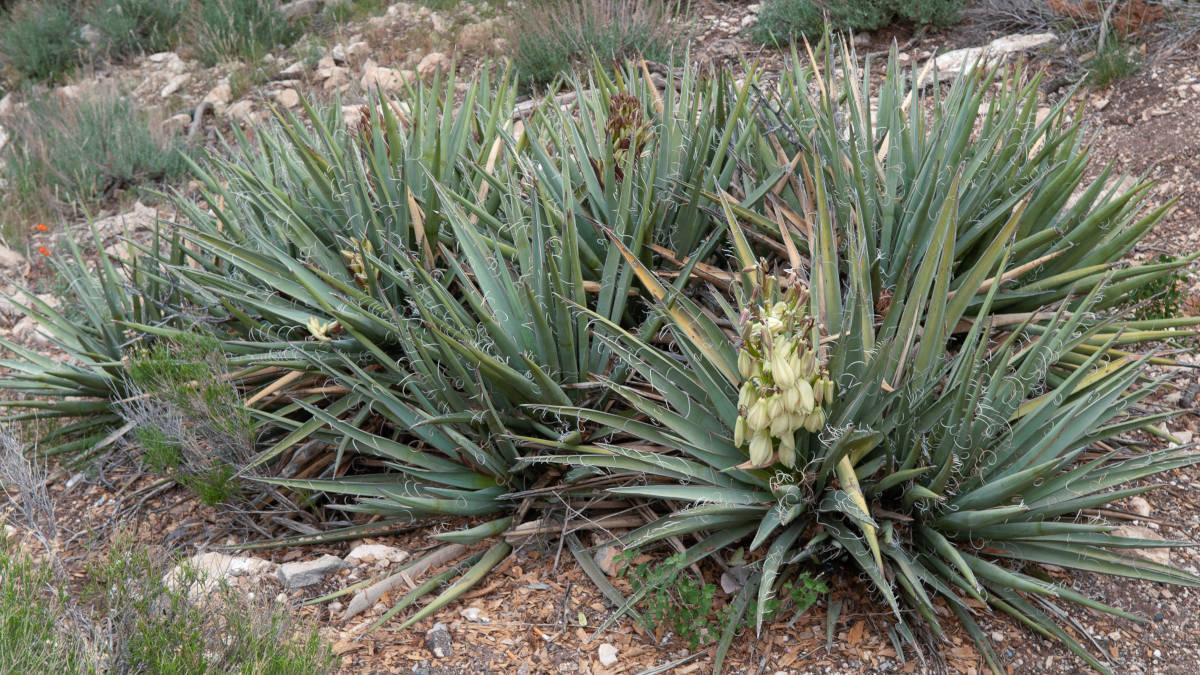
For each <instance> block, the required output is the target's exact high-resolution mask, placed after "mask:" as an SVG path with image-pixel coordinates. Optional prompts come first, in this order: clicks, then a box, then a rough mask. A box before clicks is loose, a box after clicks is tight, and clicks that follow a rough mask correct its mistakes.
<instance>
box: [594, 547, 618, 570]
mask: <svg viewBox="0 0 1200 675" xmlns="http://www.w3.org/2000/svg"><path fill="white" fill-rule="evenodd" d="M619 555H621V548H620V547H619V546H616V545H615V544H610V545H608V546H601V547H600V548H598V549H596V552H595V553H594V554H592V559H593V560H595V561H596V565H597V566H598V567H599V568H600V570H601V571H603V572H604V573H605V574H607V575H608V576H610V577H615V576H617V556H619Z"/></svg>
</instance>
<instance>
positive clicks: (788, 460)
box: [779, 433, 796, 469]
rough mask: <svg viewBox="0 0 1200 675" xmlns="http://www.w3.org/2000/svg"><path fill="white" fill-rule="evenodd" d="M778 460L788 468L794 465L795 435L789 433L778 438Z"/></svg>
mask: <svg viewBox="0 0 1200 675" xmlns="http://www.w3.org/2000/svg"><path fill="white" fill-rule="evenodd" d="M779 461H780V462H781V463H782V464H783V465H784V466H786V467H787V468H789V469H793V468H795V467H796V435H795V433H790V434H787V435H785V436H784V437H783V438H781V439H779Z"/></svg>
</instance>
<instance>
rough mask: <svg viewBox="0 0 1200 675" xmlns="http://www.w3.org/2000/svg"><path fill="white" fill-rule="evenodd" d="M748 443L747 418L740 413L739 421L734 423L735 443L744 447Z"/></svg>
mask: <svg viewBox="0 0 1200 675" xmlns="http://www.w3.org/2000/svg"><path fill="white" fill-rule="evenodd" d="M745 443H746V418H745V417H743V416H741V415H738V418H737V422H734V424H733V444H734V445H735V446H736V447H739V448H740V447H742V446H743V445H745Z"/></svg>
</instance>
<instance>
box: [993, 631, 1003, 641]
mask: <svg viewBox="0 0 1200 675" xmlns="http://www.w3.org/2000/svg"><path fill="white" fill-rule="evenodd" d="M992 642H1004V633H1002V632H1000V631H998V630H994V631H992Z"/></svg>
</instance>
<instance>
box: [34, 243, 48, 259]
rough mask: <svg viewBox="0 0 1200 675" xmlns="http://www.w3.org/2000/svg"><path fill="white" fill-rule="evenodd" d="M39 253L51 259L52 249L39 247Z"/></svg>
mask: <svg viewBox="0 0 1200 675" xmlns="http://www.w3.org/2000/svg"><path fill="white" fill-rule="evenodd" d="M37 252H38V253H41V254H42V255H44V256H46V257H47V258H49V257H50V249H48V248H46V247H45V246H39V247H37Z"/></svg>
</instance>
